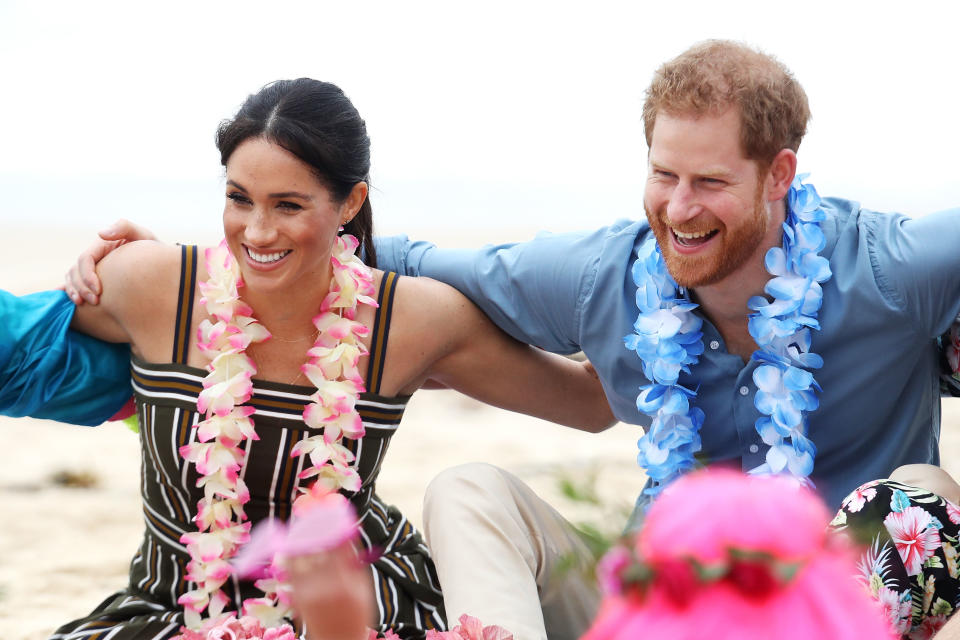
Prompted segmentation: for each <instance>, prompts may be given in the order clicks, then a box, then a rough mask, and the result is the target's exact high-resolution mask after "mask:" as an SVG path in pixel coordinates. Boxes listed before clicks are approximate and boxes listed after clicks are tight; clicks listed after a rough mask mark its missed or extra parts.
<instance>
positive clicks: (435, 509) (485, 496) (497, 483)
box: [423, 462, 508, 519]
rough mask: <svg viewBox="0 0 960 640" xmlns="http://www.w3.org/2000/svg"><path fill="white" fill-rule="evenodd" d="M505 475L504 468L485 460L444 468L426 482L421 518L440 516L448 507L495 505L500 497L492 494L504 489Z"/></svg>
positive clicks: (451, 508)
mask: <svg viewBox="0 0 960 640" xmlns="http://www.w3.org/2000/svg"><path fill="white" fill-rule="evenodd" d="M506 477H507V472H506V471H504V470H503V469H500V468H499V467H495V466H493V465H492V464H487V463H485V462H471V463H468V464H462V465H458V466H456V467H450V468H449V469H444V470H443V471H441V472H440V473H439V474H438V475H437V477H435V478H434V479H433V480H431V481H430V484H428V485H427V489H426V492H425V493H424V498H423V514H424V518H425V519H426V518H429V517H430V515H431V514H433V513H436V514H437V515H438V516H439V517H443V516H444V514H445V513H446V514H448V515H449V513H450V511H451V510H454V511H459V510H460V509H462V508H463V507H470V508H473V507H476V506H477V505H478V503H488V502H492V503H494V504H499V503H500V502H501V500H499V499H497V498H496V497H495V496H498V495H502V494H503V492H504V491H505V490H506V489H507V485H508V482H507V480H506Z"/></svg>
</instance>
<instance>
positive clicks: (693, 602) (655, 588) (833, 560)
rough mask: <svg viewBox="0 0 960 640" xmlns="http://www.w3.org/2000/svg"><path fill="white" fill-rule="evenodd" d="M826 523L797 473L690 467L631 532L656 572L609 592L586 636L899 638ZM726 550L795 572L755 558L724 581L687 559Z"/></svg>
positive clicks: (714, 560)
mask: <svg viewBox="0 0 960 640" xmlns="http://www.w3.org/2000/svg"><path fill="white" fill-rule="evenodd" d="M828 521H829V515H828V512H827V510H826V507H825V506H824V505H823V503H822V502H821V501H820V499H819V498H818V497H817V496H816V495H815V494H813V493H812V492H811V491H809V490H806V489H803V488H801V487H799V486H798V485H797V483H796V482H795V481H793V480H791V479H786V478H777V477H750V476H745V475H743V474H741V473H738V472H734V471H727V470H709V471H702V472H697V473H693V474H690V475H688V476H686V477H684V478H682V479H680V480H678V481H677V482H676V483H674V484H673V485H671V486H670V487H669V488H668V489H666V490H665V491H664V493H663V494H662V495H661V496H660V498H659V499H658V500H657V501H656V502H655V503H654V505H653V506H652V507H651V509H650V511H649V513H648V515H647V520H646V522H645V526H644V528H643V529H642V531H641V532H640V534H639V536H638V537H637V539H636V541H635V550H636V555H637V559H638V560H639V561H640V562H641V563H642V564H644V565H648V566H651V567H653V568H654V570H655V571H656V569H657V568H658V567H659V568H660V573H659V574H657V575H656V577H655V578H653V579H652V580H650V581H649V582H648V583H646V584H647V586H646V588H644V587H643V586H640V587H637V586H636V585H629V584H627V585H624V586H623V588H622V589H623V590H622V591H621V592H620V593H613V594H610V595H608V596H607V598H606V599H605V601H604V603H603V605H602V607H601V610H600V614H599V615H598V616H597V619H596V620H595V621H594V624H593V627H592V628H591V629H590V630H589V631H588V632H587V634H586V635H584V636H583V637H582V638H581V640H627V639H628V638H629V639H632V638H671V639H672V640H694V639H699V638H705V637H709V638H711V639H712V640H761V639H764V640H765V639H767V638H777V639H778V640H794V639H796V640H801V639H803V640H806V639H808V638H831V639H832V640H876V639H884V638H888V639H891V640H892V639H893V638H896V637H897V636H896V634H895V633H894V632H893V629H891V628H890V625H889V622H887V620H886V619H885V616H884V615H883V613H882V611H881V610H880V607H879V605H878V604H877V602H876V601H875V600H873V599H872V598H870V596H869V595H868V593H867V592H866V590H865V588H864V586H863V584H862V583H861V582H859V581H858V580H857V578H856V575H857V568H856V559H855V554H854V550H853V549H852V547H851V546H850V545H849V543H848V542H847V540H846V539H845V538H842V537H839V536H836V535H834V534H830V533H828V531H827V523H828ZM731 550H734V551H735V552H746V553H749V554H754V553H759V554H766V555H769V556H770V559H771V561H772V562H774V563H776V564H777V565H778V566H796V567H798V570H797V572H796V574H795V575H793V577H792V578H789V579H785V580H784V579H781V578H779V577H777V576H776V575H775V573H774V572H772V571H769V570H767V569H766V568H765V567H764V565H763V562H760V563H756V564H750V563H749V562H748V563H745V564H744V565H743V566H737V567H735V568H734V569H731V570H729V572H728V574H727V575H726V576H725V577H724V578H722V579H717V580H713V581H704V580H703V579H700V578H698V577H697V575H696V573H695V571H694V570H693V568H692V567H693V564H692V563H691V562H690V559H693V560H695V561H697V562H698V563H699V564H701V565H703V566H708V567H709V566H717V565H718V564H722V563H724V562H726V563H730V558H731ZM612 564H613V566H614V567H616V566H618V565H621V566H622V562H619V563H612ZM607 583H608V584H613V585H616V584H617V581H616V580H611V579H610V577H609V576H608V577H607Z"/></svg>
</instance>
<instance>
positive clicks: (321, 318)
mask: <svg viewBox="0 0 960 640" xmlns="http://www.w3.org/2000/svg"><path fill="white" fill-rule="evenodd" d="M358 245H359V243H358V242H357V239H356V238H354V237H353V236H351V235H346V234H344V235H341V236H339V237H338V238H337V240H336V245H335V246H334V249H333V254H332V256H331V264H332V266H333V277H332V280H331V283H330V292H329V293H328V294H327V296H326V297H325V298H324V299H323V302H322V303H321V305H320V312H319V313H318V315H316V316H315V317H314V318H313V324H314V326H315V327H316V328H317V331H318V334H317V338H316V341H315V342H314V344H313V347H312V348H311V349H310V350H309V351H307V356H308V359H307V362H306V363H305V364H304V365H303V366H302V367H301V369H302V371H303V373H304V374H305V375H306V376H307V378H308V379H309V380H310V382H311V383H312V384H313V385H315V386H316V387H317V391H316V392H315V393H314V394H313V395H311V396H310V398H311V400H312V402H311V403H310V404H309V405H307V407H306V408H305V409H304V411H303V420H304V422H305V423H306V424H307V426H309V427H310V428H311V429H315V430H317V431H318V433H317V434H316V435H313V436H310V437H308V438H306V439H304V440H302V441H301V442H299V443H297V445H296V446H295V447H294V449H293V452H292V455H293V456H295V457H296V456H302V457H304V458H305V459H307V460H308V461H309V462H308V463H307V462H305V465H304V466H305V468H304V470H303V471H302V472H301V473H300V474H299V478H300V479H308V478H315V480H314V482H313V483H312V485H311V487H310V488H305V487H301V488H300V492H301V495H300V496H299V497H298V498H297V499H296V500H295V501H294V514H295V515H297V514H298V513H299V512H300V511H302V509H298V506H299V507H304V506H306V505H305V504H300V503H306V502H309V501H310V500H312V499H313V496H314V495H315V494H316V493H317V491H320V492H325V491H339V490H340V489H345V490H347V491H357V490H359V489H360V485H361V480H360V476H359V475H358V474H357V471H356V469H355V468H354V467H353V466H352V465H351V463H352V462H354V456H353V454H352V453H351V452H350V451H349V450H348V449H347V448H346V447H344V446H343V445H342V444H341V443H342V441H343V438H350V439H359V438H362V437H363V435H364V427H363V422H362V420H361V418H360V414H359V413H357V410H356V408H355V405H356V401H357V397H358V395H359V394H360V393H362V392H363V391H365V388H364V385H363V379H362V378H361V376H360V372H359V371H358V369H357V363H358V361H359V359H360V356H362V355H366V354H367V350H366V349H365V348H364V346H363V344H362V343H361V342H360V338H362V337H364V336H366V335H367V334H368V333H369V329H368V328H367V327H366V326H364V325H363V324H362V323H360V322H357V321H356V320H355V318H356V311H357V304H358V303H362V304H366V305H370V306H373V307H376V306H377V302H376V300H375V299H374V298H373V297H371V296H373V295H374V293H375V291H374V286H373V275H372V272H371V270H370V268H369V267H367V266H366V265H365V264H363V262H362V261H361V260H360V259H359V258H358V257H357V256H356V255H355V254H354V252H355V251H356V248H357V246H358ZM205 257H206V265H207V272H208V274H209V279H208V280H207V281H206V282H203V283H200V291H201V293H202V294H203V297H202V298H201V299H200V302H201V304H203V305H204V306H205V308H206V310H207V312H208V313H209V314H210V315H211V316H213V320H214V321H213V322H211V320H209V319H207V320H204V321H203V322H202V323H201V324H200V327H199V329H198V343H197V346H198V347H199V348H200V350H201V351H202V352H203V353H204V354H205V355H207V356H208V357H209V358H210V364H209V365H207V369H208V370H209V371H210V373H209V375H207V377H206V378H204V380H203V391H202V392H201V393H200V396H199V397H198V398H197V410H198V411H199V412H200V413H202V414H204V416H205V419H204V420H203V421H202V422H200V423H199V424H198V425H197V431H196V435H197V439H196V441H195V442H191V443H190V444H188V445H185V446H183V447H181V448H180V455H181V456H182V457H183V458H184V460H186V461H187V462H192V463H193V464H195V465H196V468H197V471H198V472H199V473H200V476H201V477H200V479H199V480H198V481H197V486H198V487H203V490H204V496H203V498H201V499H200V500H199V501H198V503H197V515H196V517H195V518H194V522H195V523H196V525H197V531H196V532H191V533H186V534H184V535H183V536H182V537H181V538H180V542H182V543H184V544H185V545H186V547H187V551H188V553H189V554H190V558H191V559H190V562H189V564H188V565H187V576H186V577H187V579H188V580H190V581H191V582H193V583H195V585H196V586H195V588H194V589H192V590H191V591H188V592H187V593H185V594H183V595H182V596H180V598H179V599H178V601H177V602H178V603H179V604H181V605H183V607H184V618H185V622H186V627H187V628H184V629H182V630H181V633H182V635H180V636H178V637H179V638H180V639H181V640H191V639H192V638H195V637H204V636H201V635H195V634H196V633H197V630H200V631H201V633H204V634H207V633H208V632H212V631H216V630H218V629H222V628H226V627H225V626H224V625H226V626H227V627H228V626H230V625H234V626H236V627H237V628H238V629H239V628H240V627H243V628H244V630H245V631H247V630H249V633H251V634H252V635H249V636H247V635H243V636H238V637H244V638H246V637H251V638H254V637H255V638H261V637H262V638H277V639H278V640H281V639H282V640H286V639H287V638H289V639H291V640H292V639H293V638H295V634H294V633H293V631H292V629H291V628H290V627H289V625H286V624H284V622H283V621H284V618H287V617H289V616H290V615H291V613H292V612H291V607H290V598H289V594H288V587H287V585H286V584H285V580H284V572H283V568H282V564H281V563H280V562H278V560H279V559H280V558H279V556H275V557H274V558H273V559H272V562H271V563H270V566H269V568H268V569H267V571H266V572H265V576H264V577H262V578H261V579H259V580H257V581H256V583H255V584H256V586H257V588H259V589H261V590H262V591H263V592H264V595H263V597H260V598H248V599H246V600H245V601H244V602H243V607H242V614H243V617H241V618H239V620H238V619H237V618H235V617H234V614H233V613H224V608H225V607H226V605H227V603H228V599H227V596H226V595H225V594H224V593H223V591H222V589H221V587H222V586H223V584H224V583H225V582H226V581H227V580H228V579H230V577H231V576H232V575H233V574H234V568H233V567H232V566H231V564H230V562H229V561H230V559H231V558H233V557H234V556H235V555H236V554H237V551H238V550H239V549H240V547H241V546H242V545H244V544H245V543H247V542H248V541H249V539H250V522H247V521H246V520H247V516H246V514H245V513H244V505H245V504H246V503H247V502H248V501H249V500H250V493H249V491H248V489H247V486H246V484H245V483H244V481H243V467H244V464H245V457H246V454H245V452H244V449H243V447H242V444H243V442H244V441H245V440H258V439H259V438H258V436H257V433H256V430H255V428H254V423H253V419H252V415H253V413H254V408H253V407H251V406H247V405H245V404H244V403H246V402H247V401H248V400H249V399H250V396H251V394H252V392H253V384H252V382H251V378H252V377H253V375H254V374H255V373H256V372H257V368H256V365H255V364H254V362H253V360H252V359H251V358H250V357H249V356H248V355H247V354H246V349H247V347H248V346H249V345H250V344H251V343H254V342H262V341H264V340H267V339H269V338H270V333H269V332H268V331H267V329H266V328H265V327H264V326H263V325H261V324H260V323H258V322H257V320H256V319H255V318H254V317H253V315H252V314H253V310H252V309H251V308H250V307H249V306H248V305H246V304H244V303H243V302H242V301H241V300H240V295H239V293H238V290H239V288H240V287H242V286H243V280H242V278H241V276H240V268H239V266H238V265H237V262H236V260H235V259H234V257H233V255H231V253H230V250H229V249H228V248H227V245H226V241H224V242H221V243H220V245H219V246H217V247H215V248H210V249H207V250H206V254H205ZM311 489H313V492H312V493H311ZM205 610H206V612H207V614H208V615H207V618H206V619H204V618H203V617H202V614H203V612H204V611H205ZM254 621H256V624H255V623H254ZM231 630H232V627H231ZM192 634H194V635H192ZM217 637H219V636H217ZM231 637H232V636H231Z"/></svg>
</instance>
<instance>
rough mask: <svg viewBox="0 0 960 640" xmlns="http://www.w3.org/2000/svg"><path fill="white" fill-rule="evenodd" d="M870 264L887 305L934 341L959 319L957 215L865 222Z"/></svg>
mask: <svg viewBox="0 0 960 640" xmlns="http://www.w3.org/2000/svg"><path fill="white" fill-rule="evenodd" d="M864 223H865V224H866V225H868V228H867V242H868V248H869V250H870V261H871V265H872V267H873V271H874V277H875V278H876V281H877V284H878V285H879V286H880V289H881V291H882V292H883V294H884V296H885V297H886V298H887V300H888V301H889V302H890V303H891V304H893V305H895V306H897V307H899V308H900V309H901V310H902V311H904V312H905V313H907V314H909V315H910V316H911V317H912V318H914V322H915V326H916V327H917V329H918V330H919V331H921V332H922V334H923V335H924V336H925V337H930V338H935V337H937V336H939V335H940V334H942V333H943V332H944V331H946V330H947V328H948V327H949V326H950V323H951V322H953V320H954V319H955V318H956V317H957V315H958V313H960V209H951V210H948V211H941V212H939V213H932V214H930V215H926V216H922V217H919V218H908V217H904V216H894V215H884V214H870V215H868V216H865V218H864Z"/></svg>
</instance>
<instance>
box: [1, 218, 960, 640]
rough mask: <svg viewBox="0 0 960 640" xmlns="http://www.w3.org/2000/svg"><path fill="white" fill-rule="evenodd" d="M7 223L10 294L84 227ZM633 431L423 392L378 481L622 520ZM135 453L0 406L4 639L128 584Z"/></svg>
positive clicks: (52, 622)
mask: <svg viewBox="0 0 960 640" xmlns="http://www.w3.org/2000/svg"><path fill="white" fill-rule="evenodd" d="M4 233H5V236H6V237H7V240H8V243H7V244H8V255H7V258H6V259H5V260H4V263H3V265H2V266H0V287H2V288H5V289H9V290H11V291H14V292H17V293H25V292H28V291H31V290H36V289H39V288H45V287H49V286H52V285H56V284H57V283H58V282H59V280H60V277H61V274H62V273H63V271H64V270H65V269H66V268H67V266H68V265H69V264H70V261H71V260H72V257H73V256H75V255H76V254H77V253H78V252H79V251H80V250H81V249H82V248H83V247H84V246H86V244H88V242H89V240H90V238H91V237H92V231H90V230H89V229H78V230H76V231H72V230H71V231H63V232H60V231H58V232H53V233H51V232H48V231H45V232H44V234H43V235H44V247H43V251H42V255H37V254H36V253H32V252H31V250H34V251H35V249H36V243H35V242H34V240H35V237H36V235H35V234H37V229H36V228H32V229H31V228H26V227H24V228H21V229H5V230H4ZM185 237H186V236H185ZM167 239H175V238H167ZM486 239H487V238H480V239H478V238H477V237H475V236H473V237H471V238H469V239H465V243H468V244H475V243H477V242H480V241H482V240H486ZM50 256H57V257H56V259H51V257H50ZM57 261H60V262H59V263H58V262H57ZM639 435H640V430H639V428H637V427H634V426H630V425H624V424H620V425H617V426H615V427H613V428H612V429H610V430H608V431H606V432H604V433H602V434H598V435H591V434H584V433H580V432H577V431H574V430H571V429H564V428H562V427H557V426H555V425H551V424H548V423H545V422H543V421H540V420H536V419H533V418H528V417H525V416H518V415H515V414H509V413H507V412H504V411H500V410H498V409H494V408H490V407H486V406H483V405H481V404H479V403H477V402H475V401H473V400H470V399H469V398H465V397H463V396H460V395H458V394H456V393H453V392H448V391H429V392H421V393H419V394H418V395H417V396H416V397H415V398H414V399H413V401H412V402H411V403H410V406H409V409H408V411H407V414H406V416H405V417H404V422H403V425H402V427H401V429H400V431H399V433H398V435H397V436H396V437H395V438H394V441H393V444H392V448H391V453H390V455H389V456H388V457H387V461H386V464H385V465H384V468H383V472H382V474H381V477H380V482H379V493H380V494H381V495H382V496H383V498H384V499H386V500H387V501H389V502H393V503H394V504H396V505H398V506H399V507H400V508H401V509H402V510H403V511H404V513H405V514H406V515H407V516H408V517H409V518H410V519H411V520H412V521H413V522H414V523H416V524H417V525H418V526H419V524H420V512H421V506H420V502H421V498H422V495H423V491H424V488H425V486H426V485H427V483H428V482H429V480H430V479H431V478H432V477H433V476H434V475H436V474H437V473H438V472H439V471H440V470H442V469H443V468H446V467H449V466H452V465H456V464H460V463H464V462H470V461H485V462H490V463H493V464H497V465H500V466H503V467H505V468H507V469H508V470H510V471H512V472H514V473H516V474H517V475H519V476H520V477H521V478H523V479H524V480H526V481H528V482H529V483H530V484H531V485H532V486H533V487H534V488H535V489H536V490H537V491H538V492H540V494H541V495H542V496H544V497H545V498H547V499H548V500H550V501H551V502H553V503H554V504H555V505H556V506H557V507H558V508H559V509H560V510H561V512H563V513H564V514H565V515H567V516H568V517H569V518H570V519H571V520H573V521H574V522H582V521H593V522H596V521H597V520H598V519H601V520H603V521H606V522H607V523H608V525H613V526H615V527H618V526H619V524H620V523H622V519H621V520H619V521H618V520H617V518H618V517H619V516H613V515H611V514H614V513H616V512H617V511H618V510H620V509H623V510H626V509H627V508H628V507H629V505H630V504H631V503H632V500H633V498H634V497H635V496H636V494H637V492H638V490H639V489H640V487H641V486H642V484H643V480H644V477H643V473H642V472H641V471H640V470H639V469H638V468H637V466H636V463H635V450H636V445H635V441H636V439H637V438H638V437H639ZM941 451H942V453H943V456H944V467H945V468H946V469H947V470H948V471H950V472H951V473H953V474H955V475H956V474H960V402H958V401H948V402H945V403H944V414H943V435H942V441H941ZM139 461H140V456H139V447H138V439H137V436H136V435H135V434H133V433H132V432H130V431H129V430H127V428H126V427H125V426H124V425H123V424H119V423H109V424H106V425H103V426H101V427H98V428H85V427H75V426H70V425H63V424H57V423H51V422H46V421H37V420H30V419H19V420H14V419H7V418H0V638H3V639H4V640H41V639H43V638H46V637H47V636H48V634H49V633H50V632H51V631H53V630H54V629H55V628H56V627H57V626H58V625H59V624H62V623H63V622H66V621H68V620H71V619H72V618H75V617H78V616H81V615H84V614H86V613H87V612H88V611H89V610H90V609H92V608H93V607H94V606H96V605H97V604H98V603H99V602H100V601H101V600H102V599H103V598H105V597H106V596H107V595H109V594H110V593H112V592H113V591H114V590H116V589H118V588H120V587H122V586H123V585H124V583H125V581H126V574H127V566H128V563H129V561H130V559H131V557H132V556H133V553H134V552H135V550H136V547H137V545H138V543H139V540H140V536H141V533H142V529H143V524H142V518H141V514H140V503H139V484H138V483H139V473H138V469H139ZM564 476H568V477H574V478H580V479H585V478H589V477H591V476H595V479H596V483H595V486H596V488H597V491H598V493H599V496H600V498H601V499H602V501H603V502H605V503H606V504H607V507H605V508H604V509H602V510H601V509H595V508H588V507H585V506H584V505H582V504H577V503H573V502H571V501H569V500H567V499H565V498H564V497H563V496H562V493H561V491H560V486H559V479H560V478H561V477H564ZM67 485H85V486H67Z"/></svg>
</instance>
